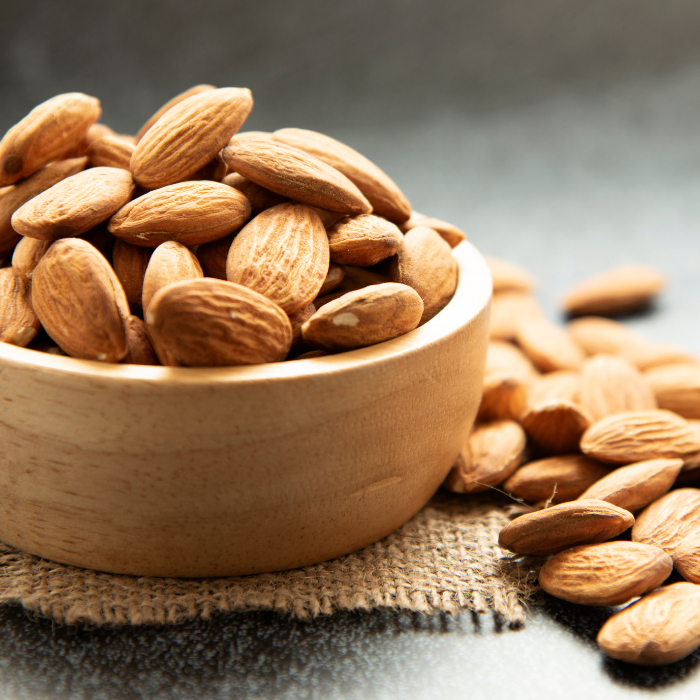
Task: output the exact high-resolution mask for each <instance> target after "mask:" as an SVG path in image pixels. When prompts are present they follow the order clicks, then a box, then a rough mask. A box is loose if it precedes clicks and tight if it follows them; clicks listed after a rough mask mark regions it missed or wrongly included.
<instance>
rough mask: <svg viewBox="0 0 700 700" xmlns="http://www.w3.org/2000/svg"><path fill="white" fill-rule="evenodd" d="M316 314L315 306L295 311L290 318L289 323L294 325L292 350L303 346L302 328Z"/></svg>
mask: <svg viewBox="0 0 700 700" xmlns="http://www.w3.org/2000/svg"><path fill="white" fill-rule="evenodd" d="M315 313H316V307H315V306H314V305H313V304H309V305H308V306H305V307H303V308H302V309H299V310H298V311H293V312H292V313H291V314H288V316H289V322H290V323H291V324H292V348H295V349H296V347H298V346H299V345H301V344H302V337H301V327H302V326H303V325H304V324H305V323H306V322H307V321H308V320H309V319H310V318H311V317H312V316H313V315H314V314H315Z"/></svg>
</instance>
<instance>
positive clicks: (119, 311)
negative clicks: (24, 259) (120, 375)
mask: <svg viewBox="0 0 700 700" xmlns="http://www.w3.org/2000/svg"><path fill="white" fill-rule="evenodd" d="M32 302H33V304H34V310H35V311H36V314H37V316H38V317H39V320H40V321H41V325H42V326H43V327H44V329H45V330H46V332H47V333H48V334H49V335H50V336H51V338H53V340H54V341H55V342H56V343H57V345H58V346H59V347H60V348H61V349H62V350H64V351H65V352H66V353H68V354H69V355H71V356H72V357H79V358H82V359H86V360H101V361H104V362H119V361H120V360H121V359H123V358H124V356H125V355H126V353H127V344H126V335H125V332H124V321H125V319H126V318H127V317H128V316H129V304H128V302H127V300H126V295H125V294H124V290H123V289H122V287H121V284H120V283H119V280H118V279H117V276H116V275H115V274H114V272H113V271H112V268H111V266H110V264H109V263H108V262H107V261H106V260H105V258H104V257H103V256H102V255H101V254H100V253H99V251H98V250H97V249H96V248H94V247H93V246H91V245H90V244H89V243H87V242H86V241H83V240H81V239H80V238H68V239H66V240H61V241H56V242H55V243H54V244H53V245H52V246H51V247H50V248H49V250H48V251H47V252H46V254H45V255H44V257H43V258H42V259H41V261H40V262H39V264H38V265H37V267H36V269H35V270H34V275H33V276H32Z"/></svg>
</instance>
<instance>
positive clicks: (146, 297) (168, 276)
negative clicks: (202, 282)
mask: <svg viewBox="0 0 700 700" xmlns="http://www.w3.org/2000/svg"><path fill="white" fill-rule="evenodd" d="M200 277H204V275H203V273H202V267H201V266H200V264H199V261H198V260H197V258H196V257H195V255H194V253H193V252H192V251H190V250H189V248H186V247H185V246H184V245H182V243H178V242H177V241H166V242H165V243H161V244H160V245H159V246H158V247H157V248H156V249H155V250H154V251H153V255H151V258H150V260H149V261H148V266H147V267H146V273H145V274H144V277H143V292H142V296H141V306H142V307H143V312H144V315H146V314H148V305H149V304H150V303H151V299H153V296H154V295H155V293H156V292H157V291H158V290H159V289H162V288H163V287H165V286H166V285H168V284H172V283H173V282H181V281H183V280H193V279H198V278H200Z"/></svg>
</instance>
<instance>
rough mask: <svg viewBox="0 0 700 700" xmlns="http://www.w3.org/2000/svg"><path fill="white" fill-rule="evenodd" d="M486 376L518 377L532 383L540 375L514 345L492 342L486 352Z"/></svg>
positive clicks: (498, 341) (497, 341)
mask: <svg viewBox="0 0 700 700" xmlns="http://www.w3.org/2000/svg"><path fill="white" fill-rule="evenodd" d="M485 372H486V375H489V374H494V373H504V374H509V375H511V376H514V377H518V378H519V379H521V380H522V381H523V382H524V383H530V382H532V381H533V380H535V379H537V378H538V377H539V376H540V374H539V372H538V371H537V369H536V368H535V366H534V365H533V364H532V362H530V359H529V358H528V357H527V356H526V355H524V354H523V352H522V350H520V348H518V347H517V346H515V345H513V344H512V343H506V342H504V341H500V340H492V341H490V342H489V344H488V349H487V350H486V370H485Z"/></svg>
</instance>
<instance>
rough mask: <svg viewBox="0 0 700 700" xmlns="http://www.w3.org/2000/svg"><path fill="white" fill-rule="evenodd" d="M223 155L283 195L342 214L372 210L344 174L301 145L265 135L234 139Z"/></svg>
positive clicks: (230, 163) (238, 169)
mask: <svg viewBox="0 0 700 700" xmlns="http://www.w3.org/2000/svg"><path fill="white" fill-rule="evenodd" d="M222 156H223V158H224V161H225V162H226V164H227V165H228V166H229V168H231V170H233V171H234V172H237V173H239V174H240V175H243V177H246V178H248V179H249V180H252V181H253V182H255V183H257V184H258V185H261V186H262V187H265V188H266V189H268V190H272V191H273V192H276V193H277V194H281V195H282V196H284V197H289V198H290V199H294V200H297V201H299V202H303V203H304V204H310V205H312V206H316V207H320V208H321V209H328V210H329V211H337V212H341V213H343V214H369V213H370V212H371V211H372V206H371V205H370V203H369V202H368V201H367V200H366V199H365V197H364V195H363V194H362V192H360V190H358V189H357V187H356V186H355V185H354V184H353V183H352V182H350V180H348V178H346V177H345V175H343V174H342V173H341V172H339V171H338V170H336V169H335V168H332V167H331V166H330V165H327V164H326V163H324V162H323V161H321V160H319V159H318V158H315V157H314V156H312V155H309V154H308V153H306V152H304V151H300V150H299V149H298V148H293V147H291V146H287V145H286V144H284V143H277V142H275V141H272V140H270V139H265V138H245V139H232V140H231V141H230V142H229V144H228V145H227V146H226V148H224V150H223V153H222Z"/></svg>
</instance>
